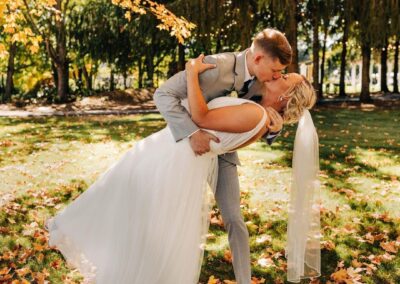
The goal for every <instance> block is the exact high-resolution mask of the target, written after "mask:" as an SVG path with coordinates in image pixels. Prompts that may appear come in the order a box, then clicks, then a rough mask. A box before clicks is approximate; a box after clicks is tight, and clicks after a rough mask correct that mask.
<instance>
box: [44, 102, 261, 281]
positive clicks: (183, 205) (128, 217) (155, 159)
mask: <svg viewBox="0 0 400 284" xmlns="http://www.w3.org/2000/svg"><path fill="white" fill-rule="evenodd" d="M242 103H254V104H255V102H253V101H250V100H246V99H240V98H234V97H219V98H216V99H214V100H212V101H210V102H209V103H208V107H209V108H210V109H212V108H218V107H223V106H229V105H239V104H242ZM182 105H183V106H184V107H185V108H186V109H188V103H187V100H183V101H182ZM260 107H261V106H260ZM261 109H263V108H262V107H261ZM263 111H264V112H263V113H264V115H263V117H262V119H261V120H260V122H259V123H258V125H257V126H256V127H255V128H254V129H252V130H250V131H248V132H244V133H227V132H220V131H214V130H207V131H210V132H212V133H213V134H215V135H216V136H217V137H219V139H220V143H215V142H214V141H211V143H210V147H211V151H210V152H208V153H206V154H203V155H202V156H197V157H196V156H195V155H194V153H193V151H192V149H191V147H190V144H189V140H188V139H183V140H181V141H179V142H175V140H174V138H173V136H172V133H171V131H170V129H169V128H168V126H167V127H165V128H164V129H162V130H160V131H158V132H156V133H154V134H152V135H150V136H148V137H146V138H145V139H142V140H140V141H138V142H137V143H136V144H135V145H134V146H133V147H132V148H131V149H129V150H128V151H127V152H126V153H125V154H123V155H122V157H121V158H120V159H119V160H118V161H116V162H115V163H114V164H112V165H111V166H110V167H109V168H108V169H107V170H106V171H105V172H104V173H103V174H101V175H100V176H99V178H98V179H97V180H96V182H94V183H93V184H92V185H91V186H90V187H89V188H88V189H87V190H86V191H85V192H83V193H82V194H81V195H80V196H79V197H78V198H76V199H75V200H74V201H72V202H71V203H70V204H68V205H67V206H66V207H65V208H64V209H63V210H61V211H60V212H59V213H58V214H57V215H56V216H54V217H52V218H50V219H49V220H47V221H46V227H47V229H48V231H49V245H50V246H55V247H56V248H57V249H59V250H60V251H61V253H62V254H63V255H64V257H65V258H66V260H67V263H68V264H70V265H71V266H72V267H73V268H77V269H78V270H79V271H80V272H81V274H82V275H83V276H84V278H85V282H87V283H100V284H112V283H118V284H191V283H198V279H199V275H200V269H201V264H202V259H203V252H204V245H205V242H206V237H205V236H206V234H207V231H208V226H209V215H208V214H209V210H210V202H209V198H208V196H209V195H208V190H209V189H210V188H211V190H212V191H211V192H214V190H215V185H216V179H217V170H218V161H217V158H218V157H217V155H219V154H223V153H226V152H230V151H231V150H232V149H234V148H236V147H237V146H239V145H241V144H243V143H245V142H246V141H248V140H249V139H250V138H252V137H253V136H254V135H255V134H256V133H258V132H259V130H260V129H261V128H262V127H264V125H265V122H266V119H267V114H266V112H265V110H264V109H263Z"/></svg>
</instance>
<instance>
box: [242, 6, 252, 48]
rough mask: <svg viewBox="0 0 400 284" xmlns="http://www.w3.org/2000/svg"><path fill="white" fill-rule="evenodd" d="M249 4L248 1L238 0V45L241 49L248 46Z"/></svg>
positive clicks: (249, 31) (249, 26)
mask: <svg viewBox="0 0 400 284" xmlns="http://www.w3.org/2000/svg"><path fill="white" fill-rule="evenodd" d="M250 7H251V6H250V5H249V3H248V1H239V9H240V21H239V22H240V25H241V33H240V46H241V47H242V49H244V48H246V47H248V46H249V45H250V37H251V34H250V33H251V17H250Z"/></svg>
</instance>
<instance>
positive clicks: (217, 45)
mask: <svg viewBox="0 0 400 284" xmlns="http://www.w3.org/2000/svg"><path fill="white" fill-rule="evenodd" d="M221 48H222V44H221V35H217V44H216V46H215V53H220V52H221Z"/></svg>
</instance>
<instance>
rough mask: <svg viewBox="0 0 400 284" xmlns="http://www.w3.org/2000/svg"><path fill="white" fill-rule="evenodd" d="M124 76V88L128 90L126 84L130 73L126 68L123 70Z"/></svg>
mask: <svg viewBox="0 0 400 284" xmlns="http://www.w3.org/2000/svg"><path fill="white" fill-rule="evenodd" d="M123 77H124V90H126V89H127V88H128V87H127V85H126V80H127V79H128V73H127V72H126V70H124V72H123Z"/></svg>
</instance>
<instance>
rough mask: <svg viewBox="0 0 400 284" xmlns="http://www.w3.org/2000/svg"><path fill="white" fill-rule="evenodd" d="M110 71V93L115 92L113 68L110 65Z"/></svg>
mask: <svg viewBox="0 0 400 284" xmlns="http://www.w3.org/2000/svg"><path fill="white" fill-rule="evenodd" d="M110 68H111V71H110V92H112V91H114V90H115V84H114V68H113V66H112V64H111V65H110Z"/></svg>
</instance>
